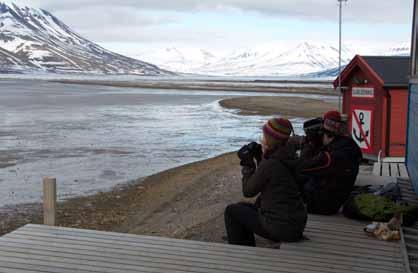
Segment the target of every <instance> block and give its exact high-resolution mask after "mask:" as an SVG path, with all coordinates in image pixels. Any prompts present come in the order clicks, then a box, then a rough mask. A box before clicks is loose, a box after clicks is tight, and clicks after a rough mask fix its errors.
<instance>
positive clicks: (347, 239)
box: [16, 227, 398, 255]
mask: <svg viewBox="0 0 418 273" xmlns="http://www.w3.org/2000/svg"><path fill="white" fill-rule="evenodd" d="M330 229H331V230H329V232H328V231H327V230H323V231H324V232H321V231H319V232H318V231H315V230H313V231H310V227H308V228H307V229H306V232H305V233H306V235H307V236H308V238H310V239H311V240H310V241H311V242H312V241H313V242H314V241H320V242H324V243H326V242H330V243H331V244H332V243H333V244H336V245H341V246H345V245H348V246H358V247H360V248H364V247H366V248H367V249H370V250H373V249H376V250H381V249H382V248H383V247H388V248H390V249H392V248H396V247H398V246H397V244H396V243H393V242H385V241H377V240H375V239H372V238H370V237H368V236H366V235H365V234H364V232H363V231H362V230H359V232H358V233H359V234H360V235H361V236H359V237H352V236H351V235H349V236H347V234H346V233H345V232H340V233H339V234H332V232H333V230H332V227H330ZM26 231H27V232H33V230H31V229H30V230H28V229H25V228H23V229H20V230H19V232H17V233H16V234H20V232H26ZM334 231H335V230H334ZM36 232H40V233H43V234H46V235H47V234H49V233H48V231H45V230H39V229H38V230H36ZM53 234H54V235H55V234H56V235H67V236H77V237H79V238H84V237H87V238H97V239H116V238H120V239H119V241H121V242H123V241H129V242H132V239H127V238H124V237H119V236H113V235H110V236H109V235H107V234H106V233H104V234H101V235H97V234H84V233H80V232H71V231H55V232H54V233H53ZM314 238H315V239H314ZM135 240H137V238H135ZM141 242H149V243H153V244H155V239H153V238H142V237H141ZM186 246H189V247H192V246H193V245H192V243H191V242H188V243H187V244H186ZM224 246H225V245H221V247H224ZM200 248H201V247H199V249H200ZM270 251H271V249H270ZM276 253H277V251H274V255H276Z"/></svg>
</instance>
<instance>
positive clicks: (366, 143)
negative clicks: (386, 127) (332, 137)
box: [351, 109, 374, 153]
mask: <svg viewBox="0 0 418 273" xmlns="http://www.w3.org/2000/svg"><path fill="white" fill-rule="evenodd" d="M373 115H374V111H373V110H371V109H353V112H352V121H351V124H352V129H351V135H352V137H353V139H354V141H355V142H356V143H357V144H358V146H359V147H360V148H361V149H362V150H363V151H364V152H366V153H372V152H373Z"/></svg>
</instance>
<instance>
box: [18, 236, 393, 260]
mask: <svg viewBox="0 0 418 273" xmlns="http://www.w3.org/2000/svg"><path fill="white" fill-rule="evenodd" d="M17 236H19V237H21V235H17ZM64 237H65V236H60V237H59V238H51V237H47V238H43V239H42V240H44V242H50V243H57V244H72V243H73V244H74V243H76V244H83V245H94V246H97V247H107V248H114V249H115V248H117V249H127V250H136V249H142V248H146V249H147V250H148V251H149V250H164V251H171V252H182V253H183V254H185V255H190V256H195V255H196V254H199V255H202V254H203V255H212V257H216V258H219V257H223V256H226V257H231V256H234V257H236V258H241V259H249V260H258V259H263V258H264V260H271V259H274V258H276V257H274V256H273V257H265V256H263V255H257V254H256V250H255V253H254V254H253V255H250V254H247V255H240V254H236V253H231V252H228V251H225V250H224V251H222V250H218V251H211V250H201V249H190V248H188V247H176V246H164V245H152V244H149V243H139V242H135V243H127V242H126V243H120V242H118V240H106V241H103V240H99V239H94V240H93V239H89V240H86V239H83V240H79V239H78V238H75V237H72V236H70V237H69V238H64ZM22 239H28V240H34V241H39V237H38V236H34V237H28V236H23V238H22ZM283 249H293V250H298V251H300V252H306V253H310V252H312V251H315V252H316V253H321V254H330V255H346V256H349V257H364V258H367V259H375V258H376V256H378V259H379V260H381V259H387V260H390V261H399V249H397V250H393V251H375V252H373V253H371V252H370V251H368V250H367V249H366V248H364V249H358V248H355V247H345V246H344V247H336V246H332V245H329V244H321V243H309V242H308V243H295V244H284V245H283V246H282V249H281V250H280V252H281V251H282V250H283ZM276 251H277V253H278V254H277V255H280V253H279V251H278V250H276Z"/></svg>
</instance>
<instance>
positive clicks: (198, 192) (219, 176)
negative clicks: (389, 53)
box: [0, 97, 329, 243]
mask: <svg viewBox="0 0 418 273" xmlns="http://www.w3.org/2000/svg"><path fill="white" fill-rule="evenodd" d="M247 99H249V101H247ZM301 100H303V102H305V103H306V104H307V105H306V107H300V108H301V112H294V111H293V112H292V113H293V115H297V116H312V117H313V116H315V114H316V112H315V111H316V109H317V107H319V108H320V109H322V110H324V109H323V108H324V107H325V106H324V105H329V102H326V101H323V100H320V99H319V100H315V99H305V98H294V97H292V98H283V97H248V98H247V97H245V98H234V99H232V100H224V101H221V102H220V104H221V105H222V104H224V107H225V108H229V109H240V110H241V113H240V114H241V115H245V114H252V115H254V111H258V112H257V113H256V114H260V115H271V114H272V112H271V111H273V112H274V111H276V112H277V111H284V109H286V107H287V106H288V105H293V106H294V105H299V104H300V103H301ZM225 102H230V103H231V102H232V104H231V105H225ZM266 103H267V104H266ZM269 103H270V104H269ZM228 106H229V107H228ZM260 107H261V108H262V109H264V111H260V109H259V108H260ZM287 108H288V107H287ZM292 110H294V109H292V108H291V107H290V108H289V111H292ZM246 111H247V113H245V112H246ZM250 112H251V113H250ZM292 113H290V114H292ZM240 170H241V168H240V165H239V160H238V158H237V156H236V153H235V152H231V153H226V154H222V155H219V156H216V157H214V158H209V159H206V160H202V161H198V162H194V163H190V164H186V165H182V166H180V167H176V168H173V169H169V170H166V171H162V172H159V173H156V174H154V175H151V176H149V177H146V178H141V179H136V180H134V181H132V182H128V183H127V184H122V185H119V186H116V187H114V188H113V189H111V190H109V191H103V192H99V193H97V194H93V195H90V196H82V197H76V198H71V199H69V200H66V201H61V202H58V204H57V223H58V225H60V226H65V227H73V228H83V229H95V230H103V231H114V232H123V233H132V234H142V235H154V236H163V237H169V238H179V239H193V240H200V241H207V242H220V243H222V242H224V241H223V240H222V237H223V236H224V227H223V211H224V209H225V207H226V206H227V205H228V204H230V203H236V202H239V201H242V200H245V199H244V198H243V197H242V192H241V173H240ZM0 217H1V218H0V219H1V220H0V235H3V234H5V233H8V232H10V231H12V230H15V229H16V228H19V227H20V226H23V225H25V224H27V223H35V224H41V223H42V220H43V219H42V218H43V217H42V204H40V203H32V204H21V205H17V206H9V207H5V210H3V211H1V212H0Z"/></svg>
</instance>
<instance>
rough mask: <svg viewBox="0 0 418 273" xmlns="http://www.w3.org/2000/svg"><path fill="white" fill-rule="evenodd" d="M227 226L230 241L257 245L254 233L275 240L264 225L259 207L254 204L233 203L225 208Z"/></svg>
mask: <svg viewBox="0 0 418 273" xmlns="http://www.w3.org/2000/svg"><path fill="white" fill-rule="evenodd" d="M224 217H225V228H226V233H227V236H228V243H229V244H233V245H244V246H255V237H254V234H257V235H259V236H261V237H264V238H266V239H269V240H272V241H274V240H273V239H272V238H271V236H270V235H269V234H268V232H267V231H265V229H264V228H263V227H262V225H261V223H260V220H259V214H258V211H257V207H256V206H255V205H253V204H248V203H238V204H232V205H229V206H227V207H226V209H225V214H224Z"/></svg>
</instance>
